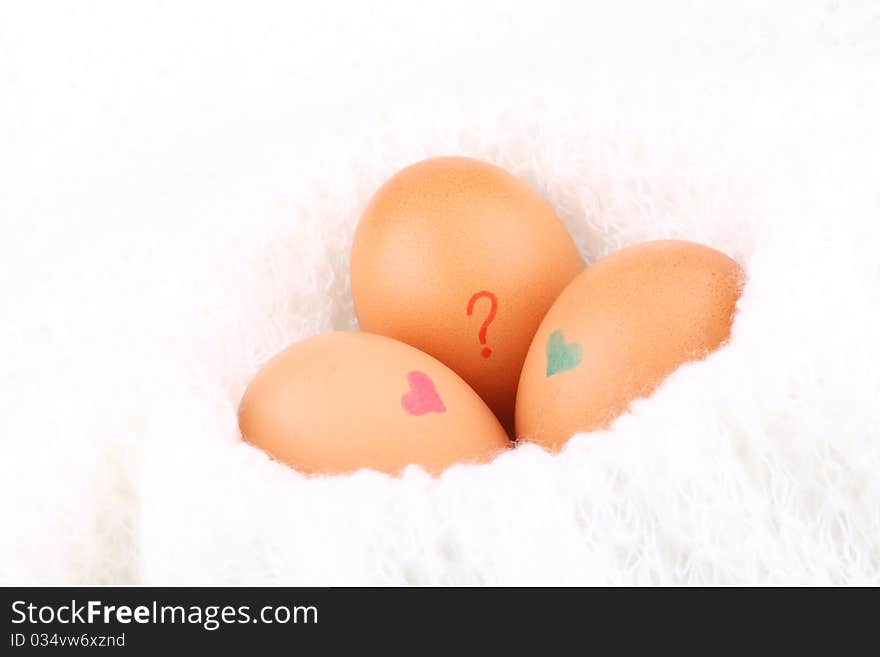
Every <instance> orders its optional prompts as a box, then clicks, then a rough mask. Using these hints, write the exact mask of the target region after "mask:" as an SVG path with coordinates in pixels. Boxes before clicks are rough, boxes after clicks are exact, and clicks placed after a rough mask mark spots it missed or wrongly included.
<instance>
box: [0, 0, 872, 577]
mask: <svg viewBox="0 0 880 657" xmlns="http://www.w3.org/2000/svg"><path fill="white" fill-rule="evenodd" d="M878 116H880V6H878V3H876V2H855V1H853V2H834V1H822V2H817V1H802V0H797V1H791V2H772V3H768V2H764V1H760V2H759V1H755V2H736V3H732V2H718V3H713V2H709V3H706V2H605V1H597V2H574V1H573V2H563V3H558V2H549V1H547V0H542V1H540V2H485V1H480V2H459V1H452V0H444V1H442V2H430V3H421V2H388V1H383V2H376V3H366V2H357V3H354V2H352V3H323V2H307V3H301V4H298V3H289V2H287V3H282V2H278V3H258V2H247V3H244V2H239V3H228V4H227V3H220V2H210V3H207V2H206V3H197V4H196V3H180V2H161V3H160V2H150V3H130V2H85V1H78V2H70V3H29V2H23V1H22V2H6V3H3V4H2V6H0V301H2V306H0V307H2V318H0V582H2V583H53V584H67V583H144V584H196V583H201V584H221V583H251V584H261V583H279V584H281V583H283V584H368V583H379V584H400V583H409V584H450V583H489V584H517V583H519V584H537V583H542V584H587V583H589V584H604V583H615V584H617V583H624V584H633V583H639V584H650V583H664V584H669V583H789V584H791V583H795V584H797V583H820V584H830V583H851V584H875V585H876V584H880V422H878V420H880V417H878V416H880V411H878V407H880V367H878V366H880V356H878V347H877V344H876V340H877V336H878V335H880V264H878V263H880V258H878V237H880V229H878V225H880V223H878V222H880V156H878V152H880V151H878V149H880V127H878V119H877V117H878ZM450 153H460V154H467V155H472V156H476V157H481V158H484V159H488V160H490V161H492V162H495V163H498V164H500V165H502V166H504V167H506V168H508V169H509V170H510V171H512V172H513V173H515V174H516V175H518V176H520V177H522V178H523V179H525V180H526V181H528V182H529V183H530V184H532V185H533V186H534V188H535V189H536V190H537V191H539V192H540V193H541V194H542V195H544V196H545V198H547V199H548V200H549V201H550V202H551V203H552V204H553V205H554V207H555V208H556V209H557V211H558V213H559V214H560V216H561V217H562V219H563V220H564V221H565V223H566V225H567V226H568V227H569V228H570V230H571V232H572V234H573V235H574V236H575V239H576V240H577V243H578V245H579V247H580V248H581V249H582V252H583V253H584V256H585V258H586V259H587V261H589V262H592V261H594V260H595V259H596V258H597V257H601V256H602V255H604V254H606V253H608V252H610V251H612V250H614V249H616V248H618V247H620V246H622V245H626V244H631V243H635V242H639V241H643V240H647V239H653V238H658V237H680V238H685V239H692V240H697V241H701V242H705V243H707V244H710V245H712V246H715V247H716V248H720V249H722V250H724V251H726V252H727V253H729V254H730V255H732V256H733V257H735V258H736V259H737V260H739V261H740V262H741V263H742V264H743V266H744V267H745V268H746V270H747V273H748V275H749V283H748V285H747V287H746V289H745V293H744V295H743V297H742V299H741V302H740V304H739V309H738V315H737V318H736V321H735V325H734V328H733V335H732V340H731V342H730V344H729V345H728V346H727V347H726V348H724V349H722V350H721V351H719V352H717V353H716V354H714V355H713V356H711V357H710V358H709V359H707V360H706V361H703V362H700V363H695V364H690V365H687V366H685V367H682V368H681V369H680V370H679V371H678V372H676V373H675V374H674V375H673V376H672V377H670V378H669V380H668V381H667V383H666V384H665V385H664V386H663V387H662V388H661V389H660V390H658V391H657V393H656V394H655V395H654V396H653V397H652V398H651V399H649V400H645V401H642V402H639V403H637V404H635V406H634V407H633V412H632V414H630V415H627V416H624V417H622V418H621V419H620V420H619V421H618V422H617V423H616V424H615V425H614V426H613V428H612V429H611V430H610V431H607V432H604V433H600V434H595V435H588V436H581V437H578V438H575V439H574V440H572V441H571V443H570V444H569V447H568V449H567V450H565V451H564V452H563V453H562V454H560V455H557V456H550V455H548V454H546V453H544V452H541V451H540V450H539V449H537V448H535V447H525V448H520V449H517V450H515V451H514V452H511V453H509V454H507V455H505V456H503V457H501V458H499V459H498V460H497V461H496V462H495V463H493V464H491V465H488V466H481V467H458V468H453V469H451V470H449V471H448V472H447V473H446V474H445V476H443V477H442V478H440V479H437V480H432V479H430V478H429V477H427V476H426V475H424V474H423V473H421V472H419V471H416V470H411V471H408V472H407V473H406V474H405V476H404V477H403V478H402V479H400V480H395V479H390V478H387V477H385V476H382V475H378V474H376V473H370V472H362V473H359V474H356V475H353V476H351V477H346V478H331V479H323V480H321V479H315V480H307V479H305V478H303V477H302V476H300V475H298V474H297V473H295V472H293V471H290V470H288V469H287V468H284V467H282V466H280V465H277V464H275V463H273V462H271V461H269V460H268V459H267V458H266V457H264V456H263V455H262V454H261V453H260V452H258V451H256V450H254V449H252V448H250V447H248V446H246V445H243V444H242V443H241V442H240V438H239V435H238V433H237V428H236V423H235V408H236V405H237V402H238V399H239V397H240V395H241V392H242V391H243V388H244V386H245V385H246V383H247V381H248V379H249V377H250V376H251V375H252V374H253V373H254V372H255V370H256V369H257V368H258V367H259V365H260V364H261V363H262V362H264V361H265V360H266V359H267V358H268V357H269V356H271V355H272V354H273V353H274V352H276V351H277V350H279V349H280V348H281V347H283V346H284V345H286V344H288V343H289V342H291V341H293V340H296V339H299V338H302V337H304V336H308V335H312V334H315V333H319V332H322V331H329V330H332V329H334V328H352V327H354V326H355V325H356V323H355V320H354V316H353V312H352V306H351V299H350V295H349V287H348V278H347V258H348V248H349V245H350V241H351V236H352V231H353V227H354V224H355V222H356V221H357V218H358V215H359V212H360V210H361V209H362V207H363V205H364V203H365V201H366V199H367V198H368V196H369V194H370V193H371V192H372V191H373V190H374V189H375V188H376V186H377V185H378V184H380V183H381V181H382V180H383V179H385V178H386V177H387V176H388V175H390V174H391V173H393V172H394V171H395V170H396V169H398V168H400V167H401V166H403V165H405V164H407V163H410V162H412V161H414V160H417V159H420V158H422V157H426V156H429V155H438V154H450Z"/></svg>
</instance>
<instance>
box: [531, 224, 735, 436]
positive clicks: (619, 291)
mask: <svg viewBox="0 0 880 657" xmlns="http://www.w3.org/2000/svg"><path fill="white" fill-rule="evenodd" d="M742 283H743V272H742V270H741V269H740V267H739V265H737V263H736V262H735V261H734V260H732V259H731V258H729V257H728V256H726V255H724V254H723V253H721V252H719V251H716V250H714V249H711V248H709V247H706V246H702V245H700V244H694V243H691V242H681V241H656V242H648V243H645V244H639V245H636V246H631V247H628V248H625V249H622V250H620V251H617V252H615V253H612V254H611V255H609V256H606V257H605V258H603V259H602V260H600V261H598V262H597V263H595V264H594V265H593V266H591V267H590V268H588V269H586V270H585V271H584V272H583V273H582V274H580V275H579V276H578V277H577V278H576V279H575V280H574V281H572V283H571V284H570V285H569V286H568V287H567V288H566V289H565V291H564V292H562V294H561V295H560V296H559V298H558V299H557V300H556V302H555V303H554V304H553V306H552V307H551V308H550V310H549V311H548V312H547V315H546V317H545V318H544V320H543V321H542V323H541V326H540V328H539V329H538V331H537V333H536V335H535V338H534V340H533V342H532V345H531V347H530V348H529V352H528V355H527V357H526V360H525V364H524V365H523V370H522V375H521V377H520V383H519V390H518V395H517V403H516V433H517V436H519V437H521V438H523V439H526V440H530V441H534V442H537V443H540V444H542V445H544V446H545V447H548V448H550V449H554V448H558V447H560V446H561V445H562V444H564V443H565V442H566V441H567V440H568V439H569V438H570V437H571V436H572V435H573V434H575V433H577V432H582V431H591V430H594V429H600V428H603V427H606V426H608V425H609V424H610V423H611V421H612V420H614V419H615V418H616V417H617V416H618V415H620V414H621V413H622V412H624V411H625V410H626V409H627V407H628V406H629V403H630V402H631V401H632V400H633V399H635V398H638V397H644V396H647V395H649V394H651V392H652V391H653V390H654V388H655V387H656V386H657V385H659V384H660V383H661V382H662V381H663V379H665V378H666V377H667V376H668V375H669V374H670V373H671V372H673V371H674V370H675V369H677V368H678V367H679V365H681V364H682V363H684V362H686V361H690V360H694V359H699V358H702V357H704V356H706V355H707V354H708V353H710V352H711V351H713V350H715V349H717V348H718V347H719V346H720V345H721V344H722V343H723V342H725V341H726V340H727V339H728V337H729V335H730V328H731V324H732V322H733V314H734V310H735V307H736V301H737V299H738V297H739V295H740V291H741V288H742Z"/></svg>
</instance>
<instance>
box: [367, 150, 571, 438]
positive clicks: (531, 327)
mask: <svg viewBox="0 0 880 657" xmlns="http://www.w3.org/2000/svg"><path fill="white" fill-rule="evenodd" d="M583 268H584V266H583V262H582V260H581V257H580V254H579V253H578V250H577V247H576V246H575V244H574V242H573V241H572V239H571V236H570V235H569V234H568V232H567V231H566V229H565V227H564V226H563V224H562V222H561V221H560V220H559V218H558V217H557V216H556V213H555V212H554V211H553V208H552V207H551V206H550V205H549V204H548V203H547V202H546V201H545V200H544V199H542V198H541V197H540V196H539V195H538V194H537V193H535V191H534V190H532V189H531V188H530V187H529V186H528V185H527V184H526V183H525V182H523V181H521V180H519V179H518V178H516V177H515V176H513V175H511V174H510V173H508V172H506V171H505V170H503V169H501V168H499V167H497V166H493V165H491V164H488V163H486V162H481V161H479V160H474V159H471V158H465V157H439V158H433V159H429V160H425V161H423V162H419V163H417V164H414V165H412V166H409V167H407V168H405V169H403V170H402V171H400V172H398V173H397V174H395V175H394V176H393V177H392V178H390V179H389V180H388V181H387V182H386V183H385V184H384V185H382V187H381V188H380V189H379V190H378V191H377V192H376V193H375V194H374V195H373V197H372V199H370V201H369V203H368V205H367V207H366V209H365V211H364V213H363V216H362V217H361V220H360V222H359V224H358V227H357V230H356V232H355V236H354V242H353V245H352V251H351V288H352V297H353V299H354V306H355V311H356V314H357V318H358V322H359V324H360V327H361V329H363V330H365V331H370V332H373V333H378V334H380V335H385V336H388V337H391V338H395V339H397V340H400V341H402V342H405V343H407V344H410V345H412V346H414V347H417V348H418V349H421V350H422V351H424V352H426V353H428V354H430V355H431V356H434V357H435V358H437V359H438V360H440V361H441V362H442V363H444V364H445V365H447V366H448V367H450V368H451V369H452V370H453V371H455V372H456V373H457V374H458V375H459V376H461V377H462V378H463V379H464V380H465V381H466V382H467V383H469V384H470V385H471V386H472V387H473V388H474V390H476V392H477V393H478V394H479V395H480V396H481V397H482V398H483V400H484V401H485V402H486V403H487V404H488V406H489V407H490V408H491V409H492V410H493V411H494V412H495V414H496V415H497V417H498V418H499V420H500V421H501V423H502V424H503V425H504V426H505V428H506V429H507V430H508V431H509V432H512V431H513V419H514V405H515V400H516V388H517V383H518V381H519V375H520V371H521V369H522V364H523V361H524V360H525V357H526V353H527V351H528V348H529V344H530V343H531V340H532V337H533V336H534V334H535V331H536V330H537V328H538V325H539V324H540V322H541V319H542V318H543V317H544V314H545V313H546V312H547V310H548V309H549V308H550V306H551V304H552V303H553V301H554V300H555V299H556V297H557V296H558V295H559V293H560V292H561V291H562V290H563V288H565V286H566V285H567V284H568V283H569V282H570V281H571V280H572V279H573V278H574V277H575V276H577V275H578V274H579V273H580V272H581V271H582V270H583Z"/></svg>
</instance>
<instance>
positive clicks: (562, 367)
mask: <svg viewBox="0 0 880 657" xmlns="http://www.w3.org/2000/svg"><path fill="white" fill-rule="evenodd" d="M583 357H584V355H583V352H582V350H581V346H580V345H579V344H577V343H576V342H569V343H567V344H566V342H565V338H563V337H562V329H557V330H555V331H553V333H551V334H550V337H549V338H547V376H548V377H549V376H553V375H554V374H556V373H557V372H564V371H566V370H572V369H574V368H575V367H577V366H578V365H580V362H581V359H582V358H583Z"/></svg>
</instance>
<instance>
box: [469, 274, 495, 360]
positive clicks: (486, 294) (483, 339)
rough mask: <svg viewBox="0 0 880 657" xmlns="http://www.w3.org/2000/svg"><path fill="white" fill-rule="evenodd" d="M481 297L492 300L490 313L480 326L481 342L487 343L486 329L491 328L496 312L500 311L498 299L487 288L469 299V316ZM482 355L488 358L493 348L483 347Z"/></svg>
mask: <svg viewBox="0 0 880 657" xmlns="http://www.w3.org/2000/svg"><path fill="white" fill-rule="evenodd" d="M481 297H486V298H487V299H488V300H489V301H491V302H492V307H491V308H490V309H489V314H488V315H487V316H486V321H484V322H483V324H482V326H480V344H486V331H487V330H488V328H489V324H491V323H492V320H493V319H495V313H496V312H498V299H497V298H496V297H495V295H494V294H492V293H491V292H488V291H487V290H480V291H479V292H477V293H476V294H475V295H474V296H472V297H471V300H470V301H468V305H467V314H468V317H470V316H471V315H473V313H474V304H475V303H476V302H477V299H479V298H481ZM480 355H481V356H482V357H483V358H488V357H489V356H491V355H492V350H491V349H489V347H483V351H481V352H480Z"/></svg>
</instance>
